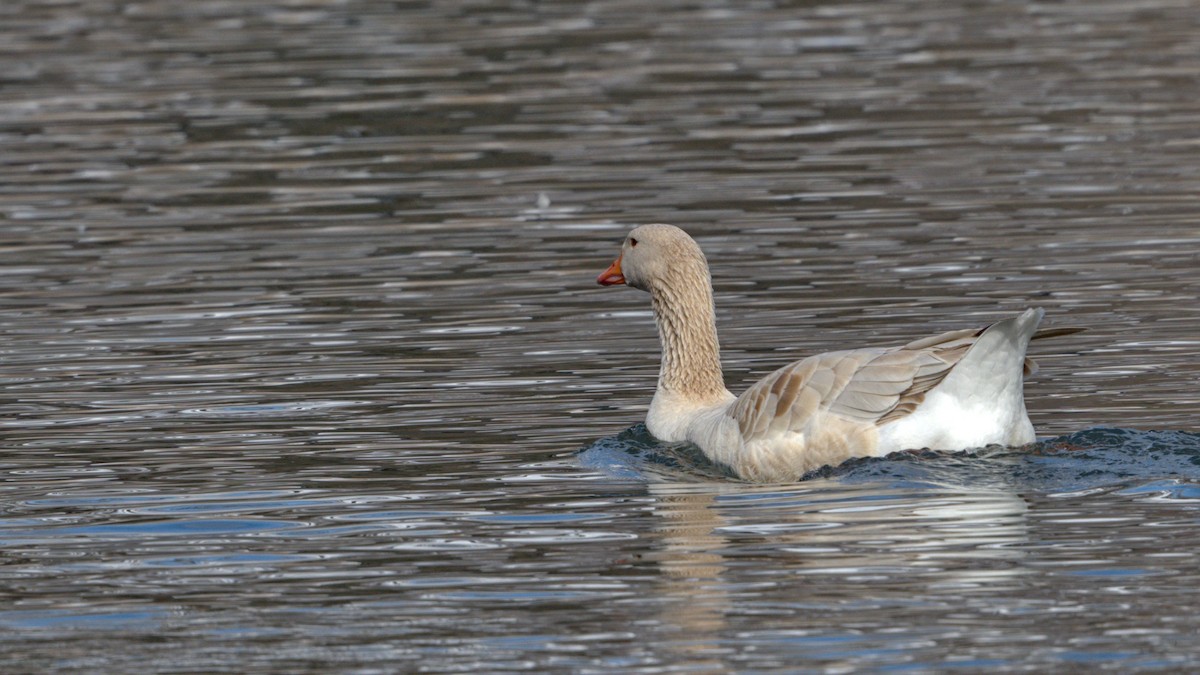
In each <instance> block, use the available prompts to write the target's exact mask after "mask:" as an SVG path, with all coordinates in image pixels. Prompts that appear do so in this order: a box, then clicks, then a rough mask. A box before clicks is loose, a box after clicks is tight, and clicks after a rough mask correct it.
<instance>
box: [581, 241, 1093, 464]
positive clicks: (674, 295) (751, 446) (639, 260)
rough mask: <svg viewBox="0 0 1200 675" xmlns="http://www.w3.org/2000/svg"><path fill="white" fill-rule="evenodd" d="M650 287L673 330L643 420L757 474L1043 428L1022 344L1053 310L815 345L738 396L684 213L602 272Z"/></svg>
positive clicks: (1019, 438) (659, 316)
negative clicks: (914, 334) (895, 337)
mask: <svg viewBox="0 0 1200 675" xmlns="http://www.w3.org/2000/svg"><path fill="white" fill-rule="evenodd" d="M596 282H597V283H599V284H600V285H601V286H615V285H621V284H624V285H626V286H630V287H633V288H636V289H639V290H642V291H646V292H648V293H649V294H650V303H651V306H652V308H653V310H654V321H655V324H656V325H657V327H658V334H659V339H660V341H661V344H662V358H661V365H660V369H659V374H658V384H657V387H656V389H655V392H654V398H653V399H652V400H651V402H650V409H649V410H648V412H647V414H646V429H647V430H648V431H649V432H650V434H651V435H653V436H654V437H655V438H657V439H659V440H661V441H667V442H675V441H690V442H691V443H693V444H695V445H696V446H698V447H699V448H700V450H702V451H703V452H704V454H705V455H706V456H707V457H708V458H709V459H710V460H711V461H713V462H716V463H717V464H720V465H724V466H725V467H728V468H729V469H731V470H732V471H733V473H735V474H736V475H737V476H738V477H739V478H741V479H743V480H747V481H755V482H775V483H778V482H793V481H797V480H800V479H801V478H803V477H804V475H805V474H808V473H809V472H811V471H813V470H814V469H818V468H820V467H822V466H826V465H831V466H836V465H838V464H841V463H842V462H843V461H845V460H847V459H850V458H853V457H868V456H883V455H887V454H889V453H892V452H896V451H900V450H911V449H922V448H928V449H931V450H964V449H969V448H978V447H983V446H987V445H1004V446H1021V445H1026V444H1028V443H1032V442H1033V441H1034V440H1035V437H1034V431H1033V424H1032V423H1031V422H1030V421H1029V415H1028V413H1027V412H1026V410H1025V395H1024V387H1023V379H1024V375H1026V374H1031V373H1032V372H1034V371H1035V370H1036V367H1037V366H1036V364H1035V363H1034V362H1033V361H1032V360H1030V359H1027V358H1026V356H1025V350H1026V348H1027V347H1028V346H1029V341H1030V340H1031V339H1033V338H1035V337H1039V338H1040V337H1051V336H1056V335H1064V334H1069V333H1075V332H1078V330H1077V329H1071V328H1066V329H1051V330H1043V331H1038V324H1039V323H1040V322H1041V320H1042V316H1043V314H1044V311H1043V310H1042V309H1040V308H1034V309H1027V310H1025V311H1024V312H1022V313H1021V314H1019V315H1018V316H1014V317H1010V318H1006V319H1003V320H1001V321H997V322H995V323H993V324H991V325H989V326H986V327H984V328H971V329H965V330H956V331H950V332H948V333H942V334H940V335H934V336H931V337H926V338H922V339H919V340H914V341H912V342H909V343H908V344H905V345H901V346H898V347H883V348H864V349H850V350H845V351H835V352H828V353H824V354H816V355H814V356H809V357H807V358H804V359H801V360H799V361H795V362H793V363H789V364H788V365H785V366H783V367H782V368H779V369H778V370H776V371H775V372H773V373H771V374H769V375H767V376H766V377H763V378H762V379H761V380H759V381H758V382H756V383H754V384H753V385H751V386H750V388H749V389H747V390H746V391H745V393H743V394H742V395H741V396H734V395H733V394H732V393H731V392H730V391H729V390H728V389H726V387H725V382H724V378H723V376H722V372H721V357H720V346H719V343H718V341H717V328H716V318H715V311H714V308H713V291H712V281H711V278H710V276H709V269H708V261H707V260H706V259H705V257H704V253H703V252H702V251H701V250H700V246H699V245H697V244H696V242H695V240H693V239H692V238H691V237H690V236H688V234H687V233H686V232H684V231H683V230H681V229H679V228H678V227H675V226H673V225H662V224H652V225H642V226H640V227H637V228H635V229H633V230H632V231H631V232H630V233H629V235H628V236H627V237H626V238H625V241H624V243H623V244H622V245H621V251H620V254H619V255H618V256H617V259H616V260H615V261H614V262H613V263H612V265H610V266H609V267H608V269H606V270H605V271H604V272H602V273H601V274H600V276H599V277H597V279H596Z"/></svg>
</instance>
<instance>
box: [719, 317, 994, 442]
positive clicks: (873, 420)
mask: <svg viewBox="0 0 1200 675" xmlns="http://www.w3.org/2000/svg"><path fill="white" fill-rule="evenodd" d="M982 333H983V329H967V330H956V331H950V332H948V333H942V334H940V335H934V336H931V337H927V338H922V339H920V340H915V341H913V342H910V343H908V344H906V345H904V346H902V347H895V348H891V349H859V350H853V351H842V352H830V353H827V354H818V355H816V356H810V357H808V358H806V359H801V360H800V361H796V362H794V363H790V364H788V365H786V366H784V367H782V368H780V369H779V370H776V371H775V372H773V373H771V374H770V375H767V376H766V377H764V378H763V379H761V380H759V381H758V382H757V383H756V384H754V385H753V386H752V387H750V389H748V390H747V391H746V392H745V393H744V394H742V395H741V396H740V397H738V400H737V401H736V402H735V403H734V405H733V406H732V407H731V409H730V413H729V414H730V415H732V416H733V417H734V419H736V420H737V423H738V428H739V430H740V431H741V432H742V436H743V438H745V439H747V440H753V439H756V438H761V437H764V436H766V435H769V434H777V433H782V432H786V431H792V432H802V431H803V430H804V429H805V427H806V426H807V425H808V423H809V422H810V421H811V420H812V419H813V418H814V417H815V416H817V414H818V413H820V412H825V413H828V414H832V415H837V416H839V417H842V418H845V419H847V420H853V421H859V422H863V423H867V424H874V425H883V424H887V423H888V422H891V421H894V420H897V419H900V418H901V417H904V416H906V415H909V414H911V413H912V412H913V411H914V410H916V408H917V406H918V405H920V404H921V401H923V400H924V399H925V395H926V394H927V393H928V392H929V391H930V390H931V389H933V388H934V387H936V386H937V385H938V384H939V383H940V382H941V381H942V380H943V379H945V377H946V375H948V374H949V372H950V369H951V368H953V367H954V365H955V364H957V363H958V362H959V360H961V359H962V357H963V355H964V354H966V353H967V350H968V349H970V347H971V345H973V344H974V343H975V340H976V339H978V337H979V336H980V335H981V334H982Z"/></svg>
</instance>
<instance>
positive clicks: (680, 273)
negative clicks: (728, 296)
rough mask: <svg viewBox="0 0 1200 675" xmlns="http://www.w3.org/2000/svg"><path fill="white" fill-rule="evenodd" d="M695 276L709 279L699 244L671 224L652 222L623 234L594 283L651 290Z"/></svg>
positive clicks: (706, 263) (705, 279) (706, 265)
mask: <svg viewBox="0 0 1200 675" xmlns="http://www.w3.org/2000/svg"><path fill="white" fill-rule="evenodd" d="M697 275H699V276H700V277H701V278H703V280H704V281H705V282H707V281H708V262H707V261H706V260H705V259H704V253H703V252H701V251H700V246H699V245H698V244H696V242H695V241H694V240H693V239H692V238H691V237H689V236H688V234H687V232H684V231H683V230H681V229H679V228H678V227H675V226H674V225H661V224H654V225H642V226H640V227H637V228H634V229H633V231H631V232H630V233H629V236H627V237H625V241H624V243H622V244H621V253H620V255H618V256H617V259H616V260H614V261H613V264H611V265H609V266H608V269H606V270H604V272H602V273H601V274H600V276H598V277H596V283H598V284H600V285H601V286H616V285H618V284H625V285H626V286H630V287H632V288H636V289H638V290H642V291H648V292H654V291H655V290H657V289H660V288H662V287H663V286H664V285H670V284H673V283H677V282H676V280H677V279H679V278H680V277H691V278H695V277H696V276H697Z"/></svg>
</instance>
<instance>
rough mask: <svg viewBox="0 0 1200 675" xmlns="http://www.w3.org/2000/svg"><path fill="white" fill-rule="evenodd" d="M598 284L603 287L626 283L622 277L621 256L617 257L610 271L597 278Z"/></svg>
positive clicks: (610, 266) (609, 267) (607, 270)
mask: <svg viewBox="0 0 1200 675" xmlns="http://www.w3.org/2000/svg"><path fill="white" fill-rule="evenodd" d="M596 283H598V284H600V285H601V286H616V285H617V284H623V283H625V277H624V276H622V275H621V256H617V259H616V260H614V261H613V264H611V265H609V266H608V269H606V270H604V271H603V272H601V273H600V276H598V277H596Z"/></svg>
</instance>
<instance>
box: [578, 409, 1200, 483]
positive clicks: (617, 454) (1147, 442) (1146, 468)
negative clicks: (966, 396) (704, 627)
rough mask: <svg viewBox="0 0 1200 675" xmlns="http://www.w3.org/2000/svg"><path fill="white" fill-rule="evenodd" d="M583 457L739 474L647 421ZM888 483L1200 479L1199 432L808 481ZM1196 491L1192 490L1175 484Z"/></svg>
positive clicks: (921, 454)
mask: <svg viewBox="0 0 1200 675" xmlns="http://www.w3.org/2000/svg"><path fill="white" fill-rule="evenodd" d="M578 457H579V461H580V463H581V464H582V465H583V466H584V467H585V468H588V469H592V470H594V471H597V472H600V473H604V474H607V475H609V476H611V477H613V478H617V479H621V480H633V481H648V482H651V481H662V480H669V481H680V482H702V481H712V480H730V479H734V476H733V474H732V473H731V472H730V471H728V470H727V469H725V468H723V467H721V466H718V465H716V464H714V463H713V462H711V461H709V460H708V459H707V458H706V457H705V456H704V454H703V453H701V452H700V450H699V448H697V447H696V446H694V445H692V444H690V443H662V442H660V441H657V440H655V439H654V437H653V436H651V435H650V434H649V432H647V431H646V427H645V425H643V424H637V425H635V426H632V427H630V428H629V429H626V430H625V431H623V432H621V433H619V434H617V435H616V436H610V437H607V438H602V439H600V440H598V441H596V442H595V443H593V444H592V445H590V446H588V447H587V448H584V449H583V450H581V451H580V452H579V455H578ZM818 479H825V480H834V481H839V482H843V483H885V484H888V485H890V486H892V487H931V486H946V485H954V486H961V487H981V488H983V487H999V486H1003V487H1007V488H1010V489H1019V490H1029V491H1036V492H1041V493H1046V494H1062V493H1071V492H1079V491H1086V490H1091V489H1102V488H1127V487H1130V486H1140V485H1147V484H1159V485H1161V484H1162V483H1161V482H1162V481H1170V482H1171V484H1172V485H1180V484H1188V483H1192V482H1195V483H1200V434H1198V433H1193V432H1189V431H1176V430H1166V431H1142V430H1138V429H1122V428H1114V427H1098V428H1093V429H1086V430H1083V431H1078V432H1075V433H1072V434H1067V435H1064V436H1057V437H1054V438H1049V439H1044V440H1042V441H1039V442H1036V443H1033V444H1030V445H1028V446H1024V447H1022V448H1004V447H999V446H990V447H986V448H978V449H973V450H963V451H958V452H935V451H931V450H911V451H905V452H897V453H893V454H891V455H888V456H886V457H863V458H857V459H851V460H849V461H847V462H844V463H843V464H840V465H838V466H835V467H829V466H827V467H823V468H821V469H817V470H816V471H813V472H811V473H809V474H808V475H807V476H805V480H818ZM1174 492H1178V493H1179V494H1181V495H1182V494H1184V493H1186V494H1188V495H1193V494H1195V492H1196V491H1195V490H1184V491H1182V492H1181V491H1179V490H1174Z"/></svg>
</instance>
